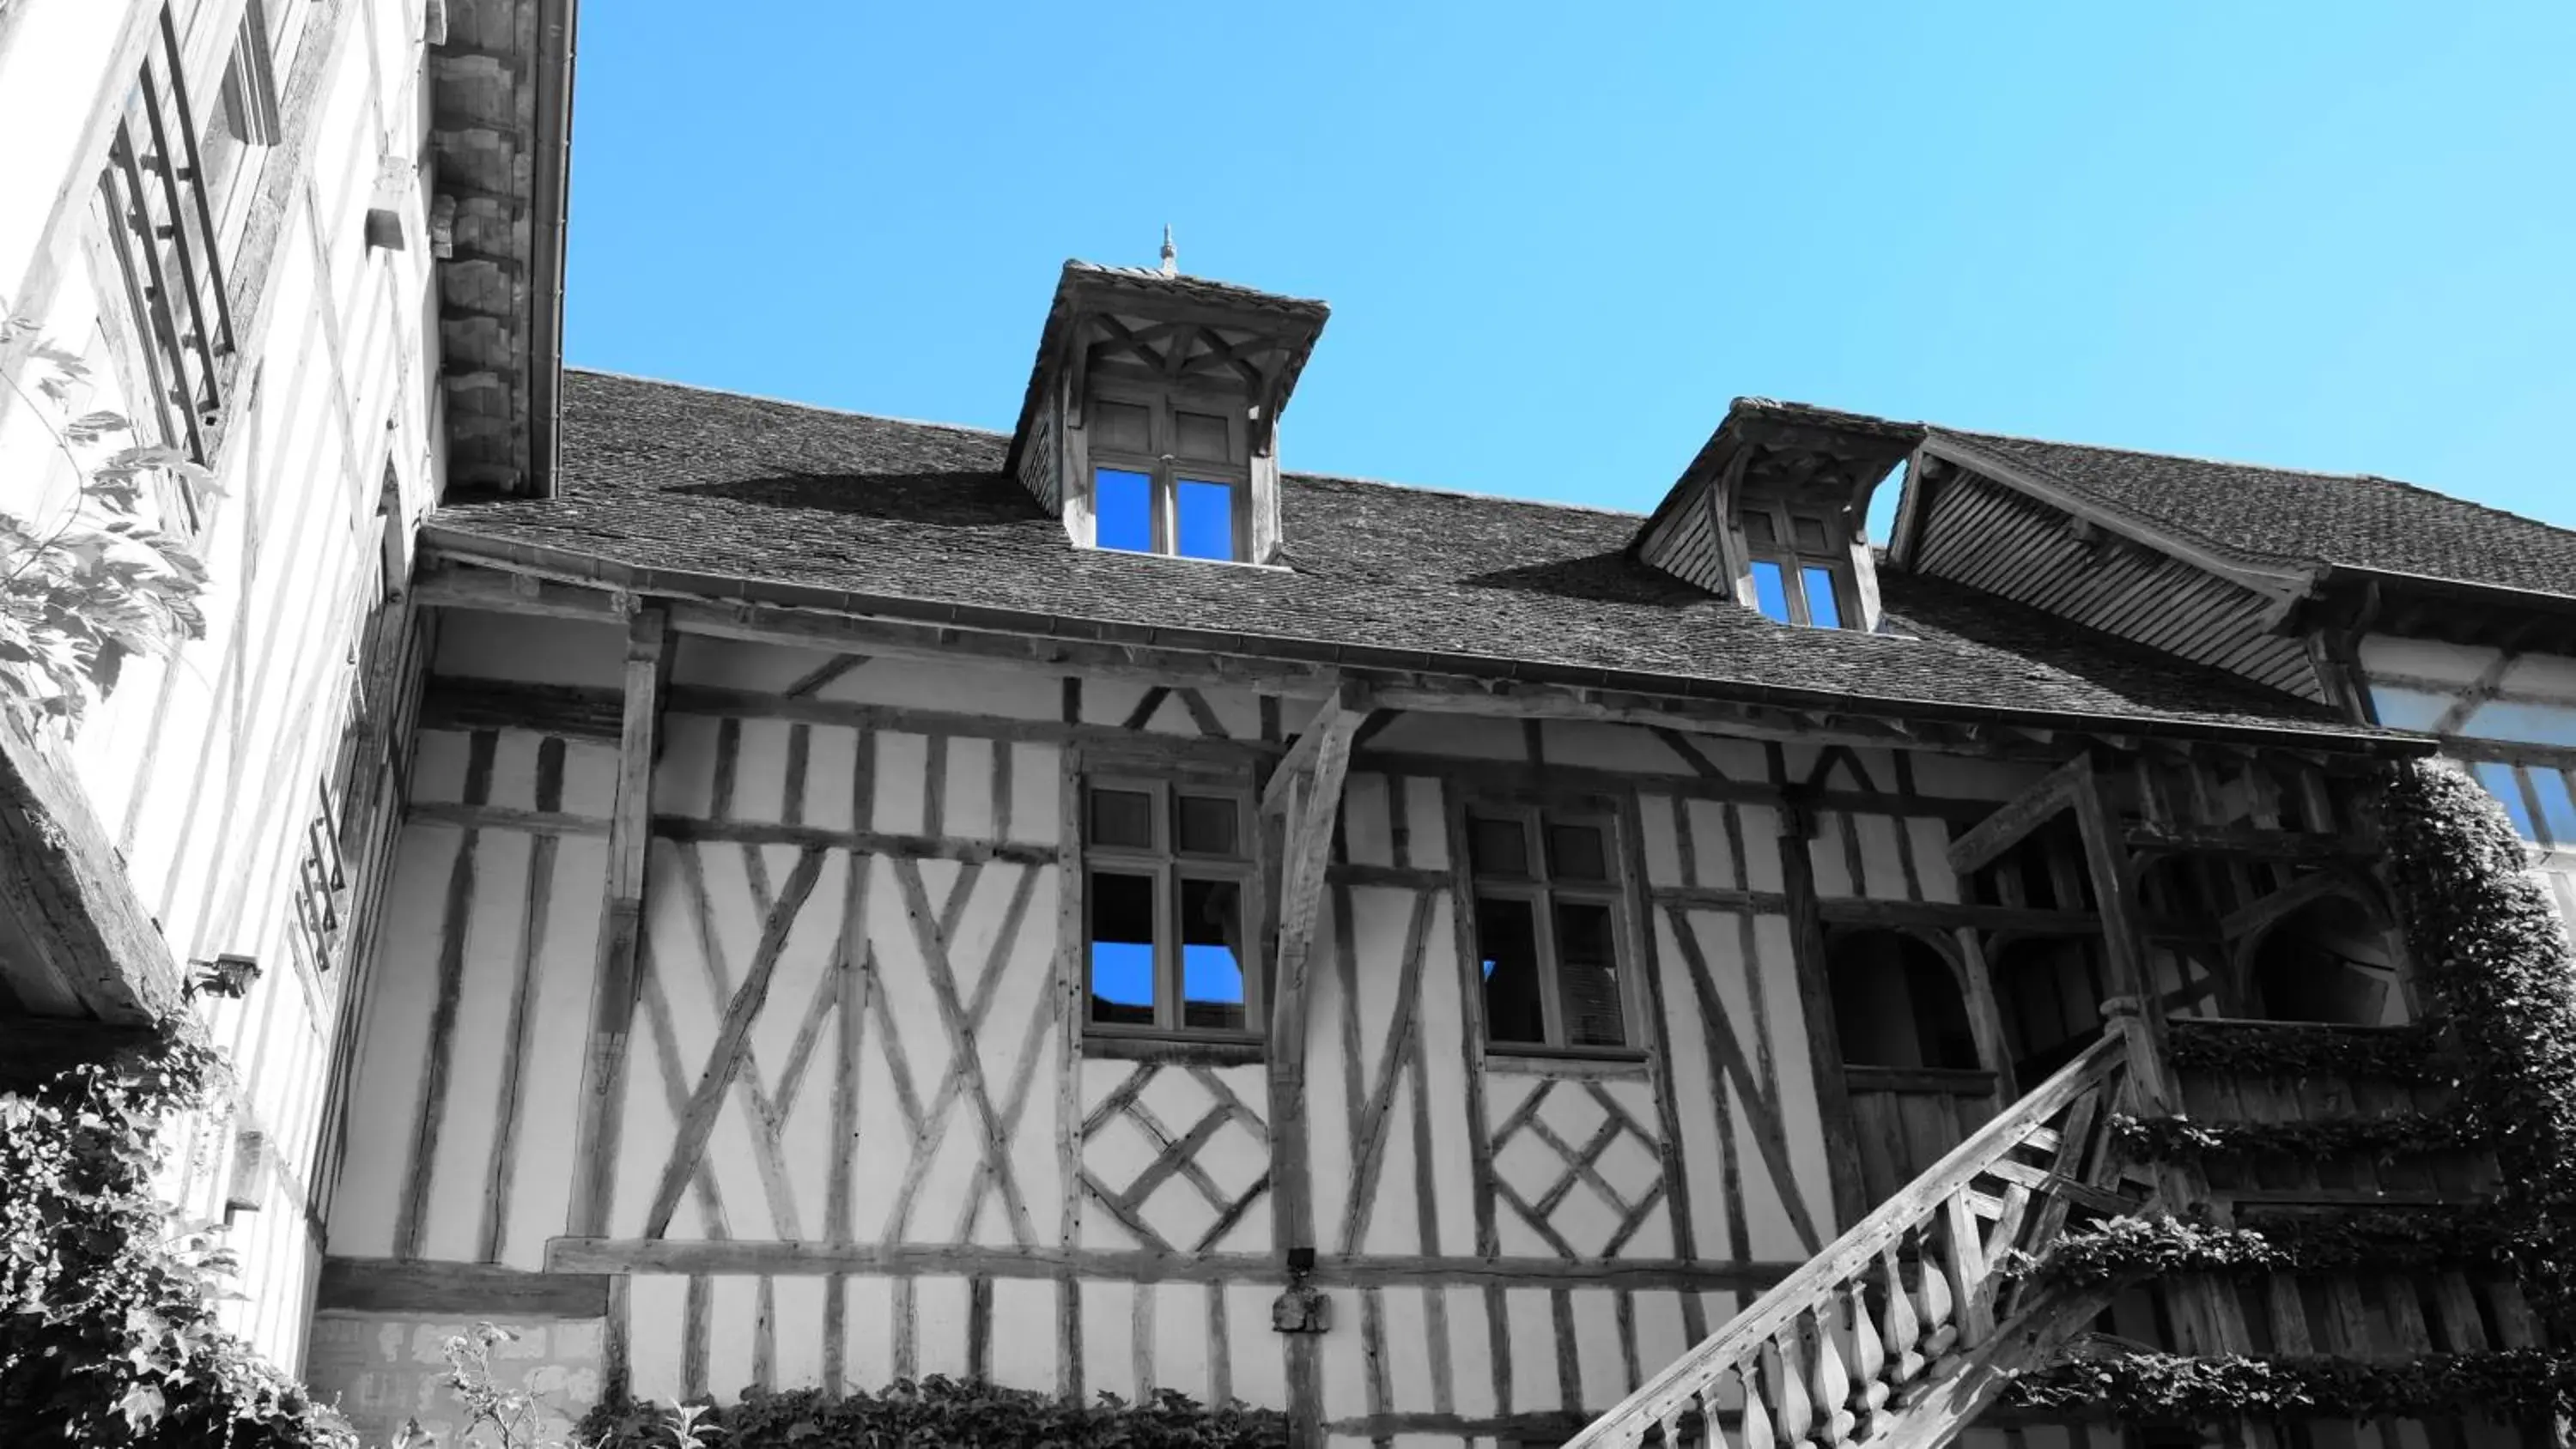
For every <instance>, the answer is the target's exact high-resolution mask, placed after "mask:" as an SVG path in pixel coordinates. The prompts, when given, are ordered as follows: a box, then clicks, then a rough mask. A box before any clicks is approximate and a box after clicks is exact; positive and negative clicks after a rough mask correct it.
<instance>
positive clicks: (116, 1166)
mask: <svg viewBox="0 0 2576 1449" xmlns="http://www.w3.org/2000/svg"><path fill="white" fill-rule="evenodd" d="M221 1081H222V1069H221V1063H220V1058H219V1057H218V1056H217V1054H216V1053H215V1051H214V1050H213V1049H212V1048H210V1047H208V1046H206V1045H204V1044H203V1043H201V1042H200V1041H198V1040H196V1039H195V1038H194V1036H193V1035H192V1034H191V1032H190V1030H189V1029H188V1028H187V1027H185V1026H166V1027H164V1028H163V1030H162V1031H161V1032H160V1033H159V1035H158V1039H157V1040H156V1041H155V1042H154V1044H153V1045H151V1046H150V1047H148V1048H143V1049H138V1050H133V1051H129V1052H126V1053H124V1054H123V1055H121V1056H120V1057H119V1058H118V1059H116V1060H114V1061H110V1062H106V1063H95V1064H90V1065H85V1066H80V1067H75V1068H73V1069H71V1070H70V1071H67V1072H64V1073H62V1074H61V1075H59V1076H56V1077H54V1078H53V1079H51V1080H50V1081H48V1082H46V1083H45V1084H44V1085H43V1086H41V1087H39V1088H37V1089H36V1090H34V1091H32V1092H28V1093H23V1094H10V1095H0V1184H5V1190H0V1299H5V1300H6V1311H5V1313H0V1443H7V1444H70V1445H131V1446H138V1449H157V1446H170V1449H178V1446H182V1445H185V1446H198V1445H224V1446H229V1449H355V1446H356V1443H357V1440H356V1437H355V1436H354V1435H352V1434H351V1433H350V1432H349V1430H348V1427H347V1426H346V1425H345V1424H343V1423H342V1422H341V1421H340V1419H339V1417H338V1416H337V1415H336V1414H334V1413H332V1412H331V1411H329V1410H327V1409H324V1408H321V1407H319V1406H317V1405H315V1404H314V1403H313V1402H312V1401H311V1400H310V1399H309V1398H308V1397H306V1395H305V1393H304V1390H303V1388H302V1386H301V1385H299V1384H297V1383H296V1382H295V1381H294V1380H293V1379H291V1378H288V1377H287V1376H286V1375H284V1374H282V1373H280V1372H278V1370H277V1369H276V1368H274V1367H273V1366H271V1365H270V1364H269V1363H268V1362H267V1361H266V1360H264V1359H262V1358H261V1357H260V1356H259V1355H258V1354H256V1353H255V1352H253V1351H252V1349H251V1347H250V1345H248V1344H246V1343H244V1342H243V1341H242V1340H241V1339H239V1338H237V1337H235V1336H234V1335H232V1334H231V1333H229V1332H227V1331H225V1329H224V1328H223V1327H222V1326H221V1325H220V1324H219V1323H218V1322H217V1321H216V1318H215V1309H214V1304H215V1300H216V1298H217V1297H218V1296H219V1295H220V1292H221V1282H222V1279H223V1278H224V1277H226V1276H227V1275H229V1274H230V1272H231V1271H232V1263H231V1261H230V1259H229V1257H228V1255H226V1254H225V1253H223V1252H222V1251H221V1250H220V1249H218V1248H217V1247H216V1246H215V1244H214V1241H213V1238H212V1236H211V1234H209V1233H208V1232H205V1231H202V1230H196V1229H191V1228H188V1227H186V1226H184V1225H179V1224H174V1223H173V1222H172V1220H171V1218H170V1215H169V1209H168V1207H167V1206H166V1205H164V1204H162V1203H160V1202H158V1201H156V1200H155V1199H154V1197H153V1194H152V1178H153V1174H154V1171H155V1169H156V1168H157V1167H158V1166H159V1165H160V1160H161V1154H160V1146H159V1134H160V1130H161V1128H162V1126H163V1124H164V1123H165V1122H166V1121H167V1120H168V1119H169V1118H170V1117H171V1116H172V1115H173V1114H175V1113H179V1112H184V1111H190V1110H203V1109H206V1108H208V1107H210V1106H211V1105H212V1104H213V1103H214V1102H215V1101H216V1100H218V1099H219V1097H220V1096H221V1092H220V1090H219V1089H220V1085H221Z"/></svg>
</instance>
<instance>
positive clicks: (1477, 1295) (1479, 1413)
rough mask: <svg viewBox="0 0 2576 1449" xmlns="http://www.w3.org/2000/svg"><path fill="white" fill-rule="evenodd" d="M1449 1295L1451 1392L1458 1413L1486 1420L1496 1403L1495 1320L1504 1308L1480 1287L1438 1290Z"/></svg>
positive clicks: (1433, 1290) (1437, 1289)
mask: <svg viewBox="0 0 2576 1449" xmlns="http://www.w3.org/2000/svg"><path fill="white" fill-rule="evenodd" d="M1431 1291H1432V1292H1435V1293H1443V1294H1446V1295H1447V1296H1448V1306H1449V1391H1450V1393H1451V1395H1452V1396H1453V1397H1454V1399H1455V1402H1456V1404H1457V1412H1458V1413H1460V1414H1462V1415H1465V1416H1466V1417H1468V1418H1482V1417H1486V1416H1488V1415H1491V1414H1493V1413H1494V1412H1496V1406H1495V1403H1494V1368H1495V1365H1494V1353H1493V1337H1492V1329H1493V1320H1494V1314H1493V1312H1492V1311H1491V1310H1492V1309H1494V1308H1499V1307H1500V1305H1499V1304H1498V1303H1496V1302H1494V1300H1493V1299H1491V1298H1489V1297H1488V1296H1487V1294H1486V1293H1485V1291H1484V1290H1483V1289H1480V1288H1435V1289H1432V1290H1431Z"/></svg>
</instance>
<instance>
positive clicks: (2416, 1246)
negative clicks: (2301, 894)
mask: <svg viewBox="0 0 2576 1449" xmlns="http://www.w3.org/2000/svg"><path fill="white" fill-rule="evenodd" d="M2383 799H2384V806H2385V810H2384V819H2385V821H2386V827H2387V847H2388V883H2389V887H2390V890H2391V894H2392V895H2393V897H2394V900H2395V904H2396V906H2397V914H2398V917H2399V919H2400V920H2401V921H2402V922H2403V923H2404V930H2405V934H2406V941H2407V947H2408V951H2409V953H2410V955H2411V957H2412V959H2413V961H2414V963H2415V972H2416V981H2417V984H2418V985H2419V987H2420V988H2421V989H2422V992H2423V995H2424V997H2425V999H2426V1000H2427V1002H2428V1003H2429V1005H2430V1008H2431V1015H2432V1017H2433V1021H2432V1023H2431V1026H2432V1028H2433V1029H2435V1030H2437V1031H2447V1032H2448V1033H2449V1035H2450V1036H2451V1037H2452V1038H2453V1041H2452V1046H2453V1049H2454V1051H2455V1052H2456V1056H2451V1057H2445V1058H2439V1059H2437V1058H2434V1057H2431V1056H2429V1055H2426V1056H2421V1057H2417V1056H2415V1055H2413V1053H2412V1052H2408V1053H2405V1054H2402V1055H2401V1054H2396V1053H2395V1052H2394V1051H2393V1049H2392V1054H2391V1055H2390V1056H2389V1057H2388V1058H2386V1059H2385V1060H2379V1059H2373V1060H2372V1061H2371V1062H2370V1063H2369V1064H2370V1065H2373V1066H2381V1067H2386V1068H2391V1069H2395V1070H2392V1071H2391V1072H2390V1073H2389V1074H2391V1075H2397V1074H2400V1073H2404V1074H2409V1075H2411V1074H2412V1073H2413V1072H2414V1071H2415V1070H2417V1068H2416V1066H2415V1063H2416V1062H2418V1061H2420V1062H2422V1063H2423V1064H2424V1070H2426V1071H2427V1072H2428V1073H2430V1074H2431V1075H2430V1077H2429V1079H2432V1080H2447V1081H2449V1082H2450V1083H2451V1084H2452V1085H2453V1086H2454V1088H2455V1099H2454V1101H2453V1102H2452V1103H2451V1104H2450V1105H2449V1106H2448V1107H2446V1108H2444V1109H2442V1110H2440V1111H2439V1112H2436V1113H2431V1114H2424V1113H2399V1114H2392V1115H2389V1116H2386V1117H2380V1118H2329V1119H2322V1120H2315V1121H2308V1122H2287V1123H2228V1124H2218V1123H2204V1122H2196V1121H2193V1120H2191V1119H2189V1118H2183V1117H2164V1118H2150V1119H2144V1120H2138V1119H2128V1120H2124V1121H2122V1122H2121V1123H2119V1124H2118V1126H2117V1130H2118V1132H2119V1135H2120V1139H2121V1141H2122V1142H2123V1144H2124V1145H2125V1146H2127V1147H2128V1149H2129V1150H2131V1151H2132V1152H2135V1153H2138V1154H2139V1155H2141V1156H2146V1157H2151V1158H2191V1157H2199V1156H2205V1155H2211V1154H2217V1153H2236V1154H2243V1153H2264V1154H2274V1155H2278V1154H2296V1155H2299V1156H2304V1157H2325V1156H2332V1155H2336V1154H2339V1153H2352V1152H2374V1153H2383V1154H2385V1153H2398V1152H2415V1151H2424V1150H2435V1149H2440V1148H2444V1147H2452V1146H2463V1145H2469V1146H2475V1147H2477V1148H2480V1149H2482V1150H2484V1151H2487V1152H2490V1153H2492V1154H2493V1155H2494V1157H2495V1161H2496V1169H2497V1171H2496V1180H2497V1184H2498V1185H2497V1188H2496V1191H2495V1195H2494V1197H2493V1199H2492V1200H2491V1201H2489V1202H2487V1203H2484V1204H2480V1205H2477V1206H2475V1207H2474V1208H2469V1209H2466V1210H2451V1211H2444V1212H2438V1213H2432V1212H2425V1213H2400V1212H2389V1211H2361V1212H2349V1213H2342V1214H2317V1215H2307V1216H2302V1217H2299V1218H2295V1219H2290V1218H2282V1219H2277V1220H2270V1221H2262V1220H2256V1221H2249V1222H2247V1223H2245V1224H2240V1225H2238V1226H2236V1227H2225V1228H2222V1227H2217V1226H2214V1225H2211V1224H2208V1223H2203V1222H2193V1221H2177V1220H2175V1219H2171V1218H2148V1219H2134V1220H2127V1221H2121V1222H2114V1223H2108V1224H2103V1225H2100V1226H2098V1227H2096V1228H2093V1229H2090V1230H2087V1231H2085V1232H2082V1233H2076V1234H2069V1235H2068V1236H2067V1237H2066V1238H2064V1239H2063V1240H2061V1241H2060V1242H2059V1243H2058V1244H2057V1245H2055V1247H2054V1248H2053V1250H2052V1251H2051V1253H2050V1254H2049V1255H2048V1257H2047V1258H2046V1259H2045V1260H2043V1261H2040V1262H2036V1263H2021V1264H2016V1265H2015V1267H2016V1269H2017V1271H2021V1272H2024V1273H2028V1274H2032V1275H2034V1276H2037V1277H2040V1278H2043V1279H2051V1280H2055V1281H2059V1282H2065V1283H2070V1284H2082V1285H2097V1286H2098V1285H2106V1284H2114V1283H2118V1282H2124V1281H2131V1280H2135V1279H2138V1278H2142V1277H2148V1276H2155V1275H2161V1274H2170V1273H2185V1272H2189V1273H2215V1274H2239V1273H2264V1272H2299V1271H2331V1270H2334V1269H2338V1268H2346V1267H2353V1266H2369V1267H2373V1268H2398V1269H2420V1268H2427V1267H2444V1268H2449V1267H2467V1266H2488V1265H2505V1266H2509V1267H2510V1268H2511V1269H2512V1270H2513V1272H2514V1274H2515V1276H2516V1278H2517V1279H2518V1280H2519V1281H2520V1283H2521V1287H2522V1291H2523V1296H2524V1298H2525V1299H2526V1300H2527V1301H2528V1302H2529V1303H2530V1304H2531V1305H2532V1307H2533V1309H2534V1311H2535V1313H2536V1314H2537V1315H2538V1317H2539V1319H2540V1323H2541V1326H2542V1328H2543V1330H2544V1334H2545V1337H2546V1340H2547V1343H2548V1344H2550V1345H2552V1346H2551V1347H2544V1348H2513V1349H2501V1350H2496V1351H2493V1352H2483V1353H2463V1354H2434V1355H2428V1356H2424V1357H2421V1358H2418V1359H2416V1360H2414V1361H2412V1362H2406V1363H2375V1362H2364V1361H2359V1360H2354V1359H2348V1358H2279V1357H2263V1356H2256V1355H2242V1354H2239V1355H2213V1356H2206V1357H2185V1356H2177V1355H2171V1354H2159V1353H2120V1354H2106V1355H2088V1356H2081V1357H2077V1358H2073V1359H2069V1360H2066V1361H2062V1362H2059V1363H2055V1364H2051V1365H2049V1366H2047V1367H2045V1368H2041V1369H2036V1370H2030V1371H2025V1372H2023V1373H2021V1374H2019V1375H2017V1376H2016V1377H2015V1379H2014V1381H2013V1383H2012V1385H2011V1386H2010V1388H2009V1389H2008V1391H2007V1393H2006V1402H2007V1403H2010V1404H2015V1405H2018V1406H2020V1407H2023V1408H2030V1409H2042V1410H2046V1409H2068V1408H2078V1407H2081V1408H2084V1409H2086V1410H2088V1411H2094V1412H2099V1411H2103V1410H2108V1411H2109V1412H2110V1413H2111V1414H2112V1415H2113V1416H2114V1417H2116V1418H2120V1419H2126V1420H2131V1421H2166V1422H2172V1421H2193V1420H2197V1421H2204V1422H2205V1421H2210V1420H2217V1419H2238V1418H2316V1417H2323V1418H2343V1419H2364V1420H2369V1419H2379V1418H2389V1417H2422V1416H2434V1415H2445V1414H2466V1415H2475V1416H2478V1417H2483V1418H2489V1419H2535V1418H2553V1417H2554V1418H2556V1419H2558V1420H2559V1421H2560V1422H2562V1423H2563V1422H2565V1421H2566V1420H2567V1419H2568V1418H2569V1416H2570V1415H2571V1413H2576V1356H2571V1355H2570V1354H2569V1352H2568V1348H2569V1346H2571V1345H2576V963H2571V961H2570V955H2569V948H2568V940H2567V934H2566V931H2565V929H2564V927H2563V926H2562V925H2561V923H2560V922H2559V919H2558V916H2557V914H2556V912H2555V911H2553V910H2552V909H2551V908H2550V905H2549V901H2548V898H2547V897H2546V896H2545V895H2544V894H2543V893H2542V892H2541V889H2540V887H2539V886H2538V885H2537V884H2536V883H2535V882H2533V881H2532V880H2531V878H2530V877H2529V876H2528V875H2527V874H2526V873H2525V871H2526V864H2527V862H2526V859H2525V856H2524V854H2523V846H2522V842H2521V839H2520V838H2519V837H2518V836H2517V835H2516V834H2515V832H2514V829H2513V826H2512V823H2511V822H2510V821H2509V820H2508V819H2507V818H2506V816H2505V813H2504V811H2503V809H2502V808H2501V807H2499V806H2498V805H2497V804H2496V802H2495V800H2494V799H2493V798H2492V797H2490V796H2489V795H2488V794H2487V793H2486V792H2485V791H2484V790H2482V789H2480V788H2479V787H2478V785H2477V784H2476V783H2475V782H2473V781H2472V780H2470V779H2469V777H2468V776H2467V775H2465V774H2463V773H2462V772H2461V771H2460V770H2458V769H2457V768H2456V767H2454V766H2451V765H2448V764H2444V763H2440V762H2433V761H2421V762H2414V763H2409V764H2406V765H2402V766H2399V767H2396V768H2394V769H2393V770H2392V771H2391V773H2390V777H2389V779H2388V781H2387V785H2386V789H2385V792H2384V797H2383ZM2225 1050H2227V1049H2221V1051H2225ZM2344 1050H2345V1049H2344V1048H2340V1047H2326V1046H2311V1045H2303V1044H2300V1043H2297V1042H2294V1041H2292V1040H2291V1039H2290V1038H2288V1037H2285V1036H2284V1037H2276V1038H2275V1039H2274V1040H2273V1041H2270V1042H2267V1043H2264V1044H2262V1045H2261V1046H2259V1047H2254V1048H2250V1049H2248V1052H2247V1054H2246V1055H2245V1057H2244V1059H2243V1060H2241V1061H2218V1060H2216V1059H2215V1058H2213V1059H2212V1060H2210V1061H2206V1062H2202V1063H2198V1064H2199V1065H2216V1066H2239V1065H2245V1064H2247V1063H2248V1062H2250V1061H2252V1060H2253V1059H2254V1058H2256V1057H2260V1056H2264V1055H2275V1056H2277V1057H2279V1058H2280V1059H2281V1060H2282V1061H2283V1062H2284V1063H2295V1064H2296V1065H2298V1066H2302V1067H2304V1066H2321V1065H2324V1058H2325V1057H2328V1056H2332V1055H2335V1054H2338V1053H2341V1052H2343V1051H2344ZM2360 1050H2364V1051H2377V1050H2380V1049H2379V1048H2365V1049H2360ZM2415 1050H2417V1051H2420V1050H2421V1048H2416V1049H2415ZM2436 1060H2440V1061H2442V1062H2444V1063H2445V1065H2444V1066H2443V1067H2441V1068H2440V1069H2439V1070H2438V1071H2436V1070H2434V1069H2433V1066H2432V1064H2433V1063H2434V1062H2435V1061H2436ZM2343 1065H2344V1066H2346V1067H2347V1068H2348V1069H2349V1068H2353V1067H2358V1066H2360V1065H2362V1064H2361V1063H2360V1062H2357V1061H2356V1062H2347V1063H2344V1064H2343Z"/></svg>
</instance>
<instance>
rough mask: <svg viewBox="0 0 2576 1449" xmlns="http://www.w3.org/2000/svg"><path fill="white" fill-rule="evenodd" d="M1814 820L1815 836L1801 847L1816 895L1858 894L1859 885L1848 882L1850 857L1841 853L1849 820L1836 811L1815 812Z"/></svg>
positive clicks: (1850, 874)
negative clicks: (1805, 854)
mask: <svg viewBox="0 0 2576 1449" xmlns="http://www.w3.org/2000/svg"><path fill="white" fill-rule="evenodd" d="M1815 820H1816V834H1815V837H1814V838H1813V839H1811V840H1809V841H1807V842H1805V848H1806V851H1807V859H1808V861H1809V863H1810V865H1811V867H1812V869H1813V870H1814V873H1815V880H1816V894H1817V895H1818V896H1819V897H1822V898H1823V899H1825V900H1838V899H1841V898H1842V897H1845V896H1851V895H1857V894H1859V893H1860V882H1858V881H1856V880H1854V879H1852V872H1851V857H1850V856H1849V855H1847V854H1845V853H1844V837H1845V836H1846V835H1847V834H1848V833H1849V832H1850V830H1851V817H1850V816H1848V815H1846V814H1844V813H1843V812H1841V811H1839V810H1819V811H1817V812H1816V815H1815Z"/></svg>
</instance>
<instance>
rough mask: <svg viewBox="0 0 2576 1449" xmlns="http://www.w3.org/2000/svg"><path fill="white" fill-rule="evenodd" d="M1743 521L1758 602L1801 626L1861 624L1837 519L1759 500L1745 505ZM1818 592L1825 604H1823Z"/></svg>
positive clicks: (1782, 619) (1773, 614) (1783, 619)
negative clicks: (1774, 596) (1773, 593)
mask: <svg viewBox="0 0 2576 1449" xmlns="http://www.w3.org/2000/svg"><path fill="white" fill-rule="evenodd" d="M1743 525H1744V538H1745V545H1746V550H1747V553H1748V555H1749V557H1748V558H1747V560H1746V567H1747V569H1748V571H1749V572H1750V573H1751V575H1752V577H1753V581H1754V582H1753V593H1754V598H1753V602H1754V607H1756V608H1757V609H1760V610H1761V611H1762V612H1763V613H1764V614H1765V615H1767V616H1769V617H1770V618H1773V619H1776V620H1778V621H1779V622H1781V623H1783V624H1795V625H1798V626H1799V627H1801V628H1815V629H1857V628H1859V627H1861V614H1860V598H1859V591H1858V589H1857V588H1856V587H1855V586H1854V581H1853V579H1852V577H1851V560H1850V557H1849V550H1848V548H1842V547H1840V546H1841V545H1842V544H1843V539H1842V537H1841V533H1842V529H1841V526H1840V524H1839V523H1838V522H1836V521H1835V520H1834V519H1831V518H1826V517H1822V516H1820V515H1817V514H1814V513H1802V512H1799V511H1798V510H1796V509H1793V508H1791V507H1789V506H1788V505H1787V504H1786V503H1783V502H1776V501H1769V500H1761V499H1756V500H1749V501H1747V502H1746V503H1745V504H1744V506H1743ZM1838 549H1839V551H1838ZM1766 571H1767V572H1766ZM1773 589H1776V591H1777V595H1778V597H1777V598H1776V600H1775V599H1774V598H1773V597H1772V591H1773ZM1819 595H1821V598H1822V604H1823V605H1824V607H1819Z"/></svg>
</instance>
